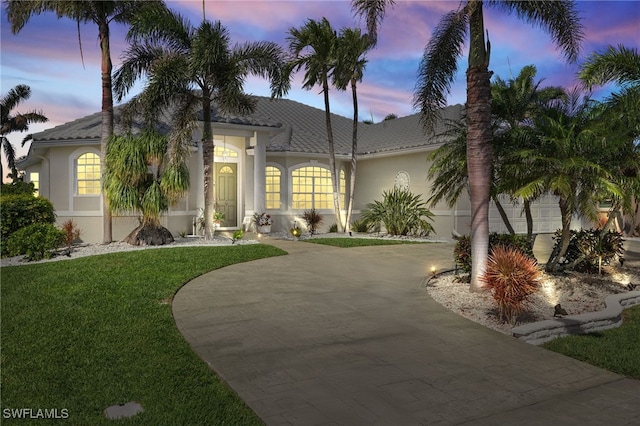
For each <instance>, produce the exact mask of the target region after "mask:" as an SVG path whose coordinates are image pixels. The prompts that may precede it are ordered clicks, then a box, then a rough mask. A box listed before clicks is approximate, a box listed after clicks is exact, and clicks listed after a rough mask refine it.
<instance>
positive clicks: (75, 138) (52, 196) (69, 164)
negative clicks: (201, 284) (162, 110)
mask: <svg viewBox="0 0 640 426" xmlns="http://www.w3.org/2000/svg"><path fill="white" fill-rule="evenodd" d="M461 113H462V106H461V105H453V106H449V107H447V108H445V109H444V110H443V112H442V118H443V119H458V118H460V116H461ZM213 121H214V123H213V132H214V144H215V156H214V162H215V167H214V171H215V191H216V200H217V206H216V209H217V210H221V211H224V213H225V221H224V222H223V223H222V227H221V229H222V230H234V229H249V228H250V226H251V218H252V216H253V213H254V212H266V213H269V214H270V215H271V216H272V218H273V221H274V223H273V227H272V230H273V231H274V232H278V231H279V232H286V231H288V230H289V229H290V228H291V226H292V225H293V224H294V222H297V223H298V224H299V225H300V226H301V227H302V226H303V223H302V221H301V215H302V213H303V211H304V210H305V209H309V208H312V207H313V208H315V209H317V210H318V211H320V213H321V214H322V215H323V216H324V222H323V225H322V226H321V228H320V231H323V230H326V229H327V228H328V227H329V226H330V225H331V224H333V223H335V222H336V220H335V217H334V212H333V201H332V189H331V178H330V172H329V166H328V165H329V160H328V145H327V138H326V127H325V112H324V110H321V109H317V108H314V107H311V106H308V105H304V104H302V103H299V102H296V101H292V100H288V99H269V98H266V97H257V108H256V110H255V112H254V113H253V114H251V115H249V116H245V117H229V116H222V115H220V114H218V113H217V111H215V109H214V111H213ZM443 122H444V121H441V122H440V123H439V124H438V125H437V126H436V129H435V130H434V132H432V133H431V134H425V133H424V130H423V127H422V124H421V123H420V117H419V115H418V114H415V115H411V116H407V117H401V118H397V119H394V120H388V121H384V122H381V123H376V124H360V125H359V128H358V132H359V138H358V168H357V179H356V191H355V204H354V216H355V217H357V216H358V213H359V212H360V211H361V210H362V209H364V208H365V206H366V204H367V203H370V202H373V201H374V200H382V192H383V191H384V190H389V189H391V188H393V187H394V186H395V185H399V186H402V187H406V188H409V190H410V191H411V192H413V193H414V194H421V195H422V197H423V200H425V201H426V200H427V199H428V198H429V197H430V196H431V189H430V188H431V187H430V183H429V182H428V180H427V171H428V168H429V164H428V163H427V161H426V157H427V154H428V153H429V152H431V151H433V150H434V149H436V148H437V147H438V146H440V145H441V144H442V143H443V139H442V137H440V136H436V135H439V134H441V133H442V132H443V130H444V125H443ZM117 123H118V108H116V133H118V132H121V131H122V128H121V127H120V126H118V125H117ZM332 124H333V132H334V138H335V149H336V162H337V165H338V170H339V174H340V188H341V195H342V196H343V200H348V187H349V185H348V183H347V182H348V179H349V173H350V161H351V159H350V153H351V132H352V120H350V119H348V118H345V117H341V116H338V115H335V114H334V115H333V116H332ZM100 127H101V122H100V113H95V114H92V115H88V116H86V117H82V118H79V119H77V120H75V121H72V122H69V123H65V124H62V125H60V126H57V127H55V128H52V129H49V130H46V131H43V132H41V133H37V134H34V135H33V142H32V144H31V147H30V150H29V153H28V155H27V156H26V157H25V158H23V159H21V160H20V161H19V162H18V166H19V168H20V169H21V170H23V171H24V176H25V180H26V181H30V182H34V183H35V185H36V187H37V189H38V192H39V195H41V196H44V197H46V198H48V199H49V200H51V202H52V203H53V205H54V207H55V210H56V213H57V220H58V223H63V222H64V221H66V220H67V219H70V218H72V219H73V220H74V221H75V222H76V223H77V224H78V226H79V227H80V229H81V230H82V239H83V240H84V241H87V242H101V241H102V204H101V203H102V197H101V192H100V175H101V167H102V159H101V158H100ZM200 139H201V136H200V134H199V132H196V133H195V134H194V135H193V148H192V155H191V158H190V159H189V169H190V179H191V187H190V190H189V192H188V194H187V195H186V196H185V197H184V198H183V199H182V200H180V201H179V202H178V203H177V204H176V205H174V206H171V208H170V210H169V212H168V214H166V215H165V216H164V217H163V218H162V224H163V225H164V226H165V227H167V228H168V229H169V230H170V231H171V232H172V233H173V234H174V235H178V234H183V233H184V234H192V233H193V232H194V219H195V218H196V217H197V216H198V215H199V212H200V209H201V208H202V207H203V205H204V197H203V178H202V176H203V170H202V169H203V163H202V148H201V145H200V144H199V143H197V141H199V140H200ZM341 205H342V206H343V207H344V208H346V203H345V202H344V201H343V202H342V203H341ZM505 207H506V208H507V213H508V214H509V216H510V217H511V222H512V224H513V226H514V228H515V229H516V232H523V233H524V232H525V231H526V225H525V219H524V217H521V214H520V211H521V207H520V206H511V205H510V204H509V203H508V202H507V203H505ZM431 211H432V212H433V213H434V215H435V221H434V228H435V231H436V234H437V235H440V236H443V237H445V238H448V237H450V236H451V232H452V231H454V230H455V231H456V232H459V233H461V234H465V233H469V226H470V214H471V212H470V204H469V199H468V196H463V197H461V199H460V200H459V201H458V203H457V204H456V205H455V206H454V208H452V209H450V208H449V207H448V206H446V205H445V204H444V203H443V204H442V205H439V206H435V208H432V209H431ZM533 214H534V224H535V227H536V229H534V232H537V233H546V232H553V231H555V230H556V229H558V228H559V227H560V218H559V209H558V205H557V201H556V200H555V199H554V198H553V197H549V198H543V199H541V200H539V201H538V202H536V203H535V205H534V206H533ZM137 225H138V215H137V214H135V213H132V214H130V215H121V216H114V218H113V237H114V239H115V240H120V239H122V238H124V237H125V236H126V235H128V234H129V232H130V231H132V230H133V229H134V228H135V227H136V226H137ZM490 227H491V229H492V230H495V231H499V232H504V225H503V223H502V220H501V219H500V216H499V215H498V213H497V211H496V210H495V208H493V207H492V209H491V214H490Z"/></svg>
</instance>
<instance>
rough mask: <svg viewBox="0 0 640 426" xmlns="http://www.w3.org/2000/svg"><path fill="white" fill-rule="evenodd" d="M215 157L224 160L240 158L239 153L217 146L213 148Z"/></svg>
mask: <svg viewBox="0 0 640 426" xmlns="http://www.w3.org/2000/svg"><path fill="white" fill-rule="evenodd" d="M213 156H214V157H220V158H223V159H226V158H238V153H237V152H235V151H233V150H231V149H229V148H227V147H223V146H216V147H215V148H213Z"/></svg>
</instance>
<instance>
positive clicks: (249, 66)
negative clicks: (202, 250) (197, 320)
mask: <svg viewBox="0 0 640 426" xmlns="http://www.w3.org/2000/svg"><path fill="white" fill-rule="evenodd" d="M128 39H129V40H130V41H131V46H130V47H129V48H128V49H127V50H126V52H125V53H124V57H123V59H124V61H123V63H122V66H121V67H120V68H119V69H118V70H117V71H116V73H115V74H114V87H115V90H116V96H117V99H122V97H123V96H124V95H125V94H126V93H127V92H128V91H129V90H130V89H131V88H132V86H133V84H134V83H135V81H136V80H138V79H139V78H142V77H143V76H145V75H146V77H147V81H146V85H145V88H144V90H143V92H142V93H141V94H140V95H138V96H136V97H134V98H133V99H132V100H131V104H130V107H131V108H132V109H133V110H136V111H143V112H144V114H145V115H147V116H148V117H153V116H158V115H159V114H160V113H162V112H163V111H167V110H168V109H167V108H169V107H171V110H172V111H173V115H172V118H171V121H172V125H173V130H172V135H171V138H170V146H169V151H170V156H173V157H174V160H172V161H178V160H179V158H180V156H181V155H184V153H186V152H187V150H186V149H185V145H186V144H187V143H188V142H189V141H190V140H191V135H192V130H193V128H194V126H195V125H197V124H198V123H199V122H203V129H202V151H203V164H204V202H205V205H204V217H205V238H212V237H213V233H214V231H215V228H214V222H213V213H214V210H215V194H214V182H213V179H214V174H213V150H214V145H213V128H212V116H211V113H212V107H213V106H214V104H215V106H216V107H217V108H218V110H220V111H221V112H222V113H233V114H248V113H250V112H252V111H253V110H254V109H255V104H256V101H255V99H254V98H253V97H252V96H250V95H249V94H247V93H245V92H244V90H243V85H244V81H245V79H246V77H247V76H248V75H251V74H252V75H257V76H261V77H264V78H267V79H268V80H269V81H270V83H271V92H272V96H282V95H283V94H284V93H286V92H287V90H288V88H289V80H288V79H287V78H285V77H284V74H283V68H284V64H285V60H284V52H283V50H282V49H281V48H280V47H279V46H278V45H277V44H275V43H272V42H251V43H245V44H242V45H235V46H232V45H231V40H230V37H229V32H228V30H227V29H226V28H225V27H224V26H223V25H222V24H221V23H220V22H219V21H217V22H210V21H208V20H203V21H202V23H201V24H200V25H199V26H197V27H194V26H193V25H192V24H191V22H189V20H188V19H186V18H184V17H183V16H181V15H180V14H178V13H176V12H174V11H170V10H159V11H156V12H154V13H148V14H146V15H144V16H139V17H138V18H137V19H136V20H134V21H133V22H132V25H131V29H130V31H129V34H128ZM200 111H201V114H202V115H201V116H200ZM178 162H179V161H178ZM178 186H179V185H178Z"/></svg>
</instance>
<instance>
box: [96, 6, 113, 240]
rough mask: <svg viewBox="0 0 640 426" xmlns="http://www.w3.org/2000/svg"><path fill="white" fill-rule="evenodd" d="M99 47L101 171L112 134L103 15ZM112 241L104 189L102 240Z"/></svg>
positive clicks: (108, 56) (106, 26) (106, 28)
mask: <svg viewBox="0 0 640 426" xmlns="http://www.w3.org/2000/svg"><path fill="white" fill-rule="evenodd" d="M98 34H99V38H100V49H101V52H102V129H101V134H100V154H101V155H102V164H103V167H102V169H103V173H104V160H105V159H106V158H107V144H108V143H109V140H110V139H111V137H112V136H113V91H112V88H111V71H112V68H113V65H112V63H111V47H110V46H109V24H108V21H107V19H106V17H104V19H102V20H101V21H100V23H99V25H98ZM112 241H113V228H112V221H111V209H110V208H109V200H108V198H107V194H106V193H105V191H102V242H103V243H104V244H109V243H110V242H112Z"/></svg>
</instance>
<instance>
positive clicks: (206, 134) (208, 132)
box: [202, 87, 215, 240]
mask: <svg viewBox="0 0 640 426" xmlns="http://www.w3.org/2000/svg"><path fill="white" fill-rule="evenodd" d="M202 121H203V123H202V126H203V128H202V163H203V170H204V173H203V174H204V212H203V214H204V218H205V221H204V238H205V240H210V239H212V238H213V233H214V231H215V228H214V225H213V211H214V209H215V194H214V187H215V183H214V176H213V173H214V172H213V166H214V164H213V149H214V146H213V130H212V128H211V98H210V96H209V90H208V88H206V87H205V88H203V89H202Z"/></svg>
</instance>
